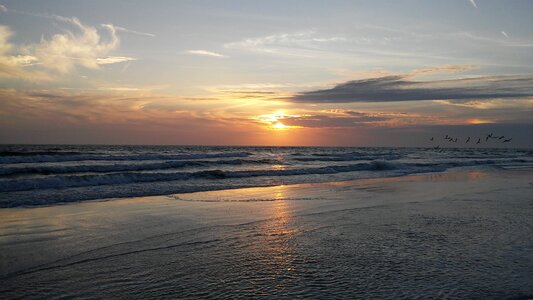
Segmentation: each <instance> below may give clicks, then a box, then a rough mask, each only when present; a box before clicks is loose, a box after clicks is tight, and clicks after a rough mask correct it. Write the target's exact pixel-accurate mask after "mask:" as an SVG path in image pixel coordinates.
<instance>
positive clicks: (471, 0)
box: [470, 0, 477, 8]
mask: <svg viewBox="0 0 533 300" xmlns="http://www.w3.org/2000/svg"><path fill="white" fill-rule="evenodd" d="M470 3H471V4H472V6H473V7H475V8H477V4H476V1H475V0H470Z"/></svg>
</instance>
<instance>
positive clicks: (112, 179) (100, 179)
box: [0, 161, 400, 192]
mask: <svg viewBox="0 0 533 300" xmlns="http://www.w3.org/2000/svg"><path fill="white" fill-rule="evenodd" d="M399 167H400V166H399V165H398V164H392V163H388V162H383V161H374V162H371V163H359V164H353V165H341V166H327V167H317V168H302V169H284V170H245V171H222V170H207V171H197V172H175V173H113V174H103V175H81V176H74V175H68V176H63V175H62V176H49V177H45V178H34V179H15V180H2V181H0V191H3V192H14V191H25V190H33V189H51V188H67V187H68V188H70V187H83V186H98V185H114V184H127V183H138V182H155V181H174V180H189V179H225V178H247V177H259V176H291V175H310V174H318V175H320V174H335V173H341V172H354V171H385V170H394V169H397V168H399Z"/></svg>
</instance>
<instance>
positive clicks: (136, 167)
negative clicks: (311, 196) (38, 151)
mask: <svg viewBox="0 0 533 300" xmlns="http://www.w3.org/2000/svg"><path fill="white" fill-rule="evenodd" d="M247 164H284V162H282V161H279V160H274V159H231V160H215V161H213V160H186V161H165V162H157V163H142V164H109V165H88V164H86V165H74V166H46V165H39V166H29V167H19V166H16V167H6V168H3V169H0V176H11V175H22V174H42V175H50V174H66V173H88V172H94V173H106V172H125V171H149V170H165V169H178V168H185V167H206V166H213V165H247Z"/></svg>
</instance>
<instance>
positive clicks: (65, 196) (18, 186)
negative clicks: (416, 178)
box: [0, 145, 533, 208]
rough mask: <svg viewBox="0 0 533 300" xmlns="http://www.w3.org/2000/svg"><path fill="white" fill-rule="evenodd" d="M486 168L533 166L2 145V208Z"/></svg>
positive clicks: (431, 156)
mask: <svg viewBox="0 0 533 300" xmlns="http://www.w3.org/2000/svg"><path fill="white" fill-rule="evenodd" d="M487 168H492V169H533V150H529V149H473V148H449V149H447V148H445V149H432V148H429V149H428V148H346V147H342V148H340V147H227V146H218V147H207V146H102V145H2V146H0V207H3V208H6V207H21V206H38V205H53V204H57V203H66V202H76V201H84V200H95V199H110V198H125V197H139V196H151V195H170V194H176V193H189V192H197V191H209V190H221V189H234V188H243V187H259V186H272V185H285V184H295V183H311V182H325V181H343V180H352V179H363V178H383V177H393V176H404V175H409V174H415V173H430V172H444V171H447V170H451V169H469V170H470V169H487Z"/></svg>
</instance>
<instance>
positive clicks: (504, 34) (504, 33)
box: [502, 30, 509, 38]
mask: <svg viewBox="0 0 533 300" xmlns="http://www.w3.org/2000/svg"><path fill="white" fill-rule="evenodd" d="M502 35H503V36H504V37H506V38H509V35H508V34H507V32H505V31H503V30H502Z"/></svg>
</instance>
